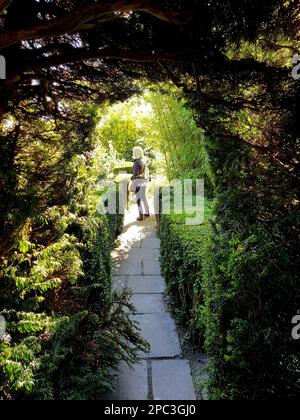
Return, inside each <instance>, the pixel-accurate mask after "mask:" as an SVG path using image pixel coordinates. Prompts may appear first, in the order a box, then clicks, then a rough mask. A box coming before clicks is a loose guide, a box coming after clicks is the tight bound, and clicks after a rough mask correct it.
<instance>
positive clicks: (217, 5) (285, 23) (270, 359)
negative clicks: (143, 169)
mask: <svg viewBox="0 0 300 420" xmlns="http://www.w3.org/2000/svg"><path fill="white" fill-rule="evenodd" d="M116 12H117V13H116ZM0 23H1V26H0V28H1V30H0V31H1V33H0V50H1V54H3V55H4V56H5V58H6V59H7V64H8V66H7V67H8V68H7V76H8V77H7V80H6V81H1V82H0V114H1V117H2V121H1V124H3V126H2V129H1V144H0V148H1V181H0V186H1V190H0V194H1V197H0V206H1V207H0V226H1V230H0V236H1V244H0V246H1V264H2V266H3V268H2V272H3V273H5V275H4V277H5V279H8V280H1V286H0V287H1V298H0V299H1V300H2V302H3V303H1V305H3V306H4V307H5V308H8V309H9V310H13V311H17V313H19V312H20V311H21V312H22V313H23V312H25V313H26V314H27V313H29V314H31V313H32V311H35V310H36V308H37V307H38V308H39V306H40V305H42V306H47V305H48V301H49V302H52V301H56V299H51V290H53V287H54V286H55V288H58V289H59V290H62V288H61V287H60V284H61V281H62V275H61V274H62V271H63V270H65V272H64V273H63V279H65V278H67V279H68V281H69V282H70V284H74V282H75V281H78V280H77V277H78V274H79V271H80V270H83V267H82V264H81V259H82V257H81V256H80V253H81V252H82V250H81V246H79V247H77V245H76V244H77V243H79V241H78V238H77V236H76V232H75V233H74V231H72V230H70V229H69V228H70V223H69V220H70V219H69V217H71V218H73V219H74V218H75V219H77V218H78V217H79V218H80V217H81V216H82V214H83V215H84V216H82V217H84V218H85V217H87V219H89V217H92V216H91V213H90V212H89V211H87V210H85V208H84V206H85V204H81V203H82V200H83V196H85V191H86V189H85V187H84V185H85V182H84V181H83V179H85V170H86V169H85V168H86V163H87V166H88V159H87V154H84V153H83V150H86V149H85V147H86V146H87V148H88V145H87V144H86V142H85V140H84V139H86V138H87V136H86V135H85V134H83V133H85V132H86V131H89V130H86V128H84V126H85V124H86V123H88V121H87V120H86V119H85V120H84V121H82V113H79V114H80V115H78V113H76V112H75V115H73V111H71V108H70V107H69V106H67V107H66V106H64V104H65V101H76V100H78V99H79V100H80V101H81V102H82V103H87V102H88V100H90V101H93V102H94V103H95V104H97V105H99V104H102V103H103V102H104V101H107V100H108V101H111V100H124V99H127V98H128V97H129V96H130V95H132V94H135V93H137V92H138V91H139V90H140V88H139V85H138V84H133V83H132V81H133V80H137V79H138V80H145V79H146V80H148V81H150V82H157V81H166V80H171V81H172V82H173V83H174V84H175V85H176V86H177V87H179V88H180V89H181V90H182V92H183V93H184V94H185V95H186V101H187V103H188V104H189V106H190V108H191V109H193V113H194V117H195V121H196V123H197V125H198V126H199V128H201V129H202V130H203V132H204V136H205V137H204V139H205V144H206V148H207V151H208V153H209V160H210V164H211V168H212V174H213V179H214V181H215V185H216V188H215V193H216V198H217V200H216V220H215V224H214V230H213V234H212V237H211V238H210V240H209V241H208V243H209V245H208V251H207V257H206V258H204V260H203V261H204V263H205V267H206V268H205V269H204V270H203V273H204V275H203V280H202V285H201V287H202V288H203V298H204V302H205V305H204V309H203V317H202V320H203V322H204V324H205V326H206V327H207V328H206V334H205V335H206V346H207V349H208V354H209V356H210V359H211V384H210V395H211V397H213V398H224V399H253V398H255V399H268V398H285V397H289V398H296V397H299V394H300V392H299V369H298V368H297V365H299V341H298V342H297V341H293V340H292V339H291V334H290V328H291V319H292V317H293V316H294V315H295V314H296V313H297V310H299V277H298V272H299V245H298V244H299V233H300V223H299V205H300V197H299V184H300V179H299V175H300V171H299V168H300V156H299V139H300V124H299V121H300V119H299V109H300V108H299V105H298V102H299V101H298V98H299V90H300V84H299V81H295V80H294V79H293V78H292V77H291V72H292V67H293V66H294V64H293V62H292V58H293V56H294V55H295V54H299V49H300V48H299V1H298V0H264V1H261V0H191V1H188V2H187V1H186V0H174V1H172V2H170V1H166V2H161V1H158V0H129V1H127V0H126V1H125V0H124V1H122V0H118V1H109V2H102V1H97V2H94V1H90V0H49V1H36V0H22V1H17V0H8V1H1V2H0ZM72 109H73V107H72ZM11 118H12V122H10V121H9V120H10V119H11ZM49 119H53V120H54V121H55V124H56V125H58V126H60V133H61V135H57V133H56V132H55V133H53V134H52V133H51V136H50V138H49V135H48V134H47V131H48V130H49V128H48V127H47V125H48V124H49ZM72 121H73V123H74V126H73V128H71V127H70V126H71V123H72ZM81 123H83V125H82V124H81ZM44 126H45V128H44ZM74 127H76V128H75V133H74ZM184 137H185V136H183V138H184ZM176 144H178V143H177V142H176ZM197 152H199V150H197ZM82 154H84V155H85V158H84V159H85V164H84V165H81V164H80V162H81V159H82ZM191 162H192V160H191ZM185 163H186V161H185ZM185 170H186V171H187V173H191V171H192V172H193V173H195V172H196V173H197V170H198V168H197V167H196V168H194V167H192V166H191V167H190V168H188V167H186V166H185ZM74 171H75V173H76V176H72V174H74ZM65 173H66V176H65V175H64V176H61V174H65ZM182 174H183V173H182ZM86 179H88V177H87V178H86ZM79 180H80V182H77V181H79ZM82 181H83V182H82ZM74 192H75V195H74V194H73V193H74ZM72 194H73V199H72V198H71V197H70V195H72ZM78 206H79V208H78ZM81 211H83V213H81ZM82 223H84V221H82ZM41 226H42V228H41ZM47 226H48V228H47ZM88 226H89V223H88ZM83 231H85V229H83ZM79 236H80V235H79ZM205 242H206V241H205ZM74 243H75V244H74ZM27 255H28V256H27ZM54 255H55V258H54ZM36 261H38V264H35V262H36ZM70 261H71V262H72V263H71V264H70V263H69V262H70ZM28 279H30V280H28ZM44 279H46V282H44V281H43V280H44ZM63 283H64V282H63ZM104 283H105V282H104ZM11 284H12V285H13V287H11ZM6 290H7V291H9V293H7V294H6ZM49 294H50V298H48V297H47V299H46V300H44V295H49ZM24 296H25V297H26V300H22V298H23V297H24ZM20 299H21V303H20V302H19V300H20ZM58 301H60V299H58ZM22 304H24V305H26V308H23V307H22ZM3 306H1V307H3ZM47 308H49V306H47ZM46 313H47V311H46ZM49 315H51V314H48V316H49ZM67 315H68V314H67ZM22 316H23V315H22ZM26 316H27V315H26ZM13 322H14V319H12V320H11V324H12V328H13V326H14V324H13ZM40 322H42V323H43V324H44V323H45V322H50V321H49V319H48V318H47V319H42V320H41V321H40ZM30 323H31V321H28V320H27V319H26V318H24V319H23V318H22V320H21V323H19V324H17V325H20V326H21V327H20V328H25V329H26V328H28V327H27V325H28V324H29V325H30ZM24 325H25V327H24ZM15 328H17V327H15ZM35 328H39V327H38V326H36V327H35ZM16 340H17V341H16V342H17V343H21V342H22V341H20V338H19V337H18V334H16ZM5 345H7V344H5ZM30 345H31V346H33V348H34V349H37V350H34V351H36V352H38V347H36V344H35V343H32V342H31V344H30ZM26 349H27V347H26ZM26 349H25V351H24V352H23V347H21V348H16V349H15V350H16V351H15V353H13V354H12V355H11V357H12V360H13V363H12V364H11V365H10V366H12V367H13V368H11V367H10V369H13V371H14V369H18V367H19V365H18V363H21V362H19V359H20V358H23V359H25V361H28V360H29V361H30V360H31V357H29V356H28V353H27V350H26ZM7 351H10V350H7ZM19 354H21V356H20V355H19ZM23 359H22V360H23ZM21 364H22V363H21ZM26 366H27V365H26ZM27 368H28V369H29V371H30V369H32V366H29V367H28V366H27ZM29 376H30V375H29ZM7 377H9V371H8V375H7ZM12 378H13V379H14V377H13V376H12ZM21 383H22V384H24V383H25V384H26V381H25V382H24V381H23V380H22V381H21ZM26 386H27V385H26ZM28 386H29V385H28ZM8 388H12V387H11V386H10V387H8ZM6 389H7V388H5V396H7V392H8V391H7V390H6ZM8 394H9V393H8ZM8 396H10V395H8Z"/></svg>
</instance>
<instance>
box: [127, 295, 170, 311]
mask: <svg viewBox="0 0 300 420" xmlns="http://www.w3.org/2000/svg"><path fill="white" fill-rule="evenodd" d="M130 301H131V303H132V304H133V306H134V307H135V309H136V311H137V314H159V313H162V312H166V309H167V308H166V304H165V302H164V300H163V295H158V294H155V295H152V294H143V295H137V294H134V295H132V297H131V299H130Z"/></svg>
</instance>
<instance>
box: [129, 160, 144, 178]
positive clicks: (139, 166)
mask: <svg viewBox="0 0 300 420" xmlns="http://www.w3.org/2000/svg"><path fill="white" fill-rule="evenodd" d="M145 170H146V165H145V164H144V162H143V161H142V159H135V161H134V165H133V177H132V179H146V178H145Z"/></svg>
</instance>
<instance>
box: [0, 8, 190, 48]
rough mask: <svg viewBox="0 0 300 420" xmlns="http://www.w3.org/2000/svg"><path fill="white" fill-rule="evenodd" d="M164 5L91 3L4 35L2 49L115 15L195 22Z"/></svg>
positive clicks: (78, 27)
mask: <svg viewBox="0 0 300 420" xmlns="http://www.w3.org/2000/svg"><path fill="white" fill-rule="evenodd" d="M0 1H2V3H4V2H5V0H0ZM6 1H8V0H6ZM160 3H161V2H160V1H155V0H131V1H126V0H115V1H111V2H109V3H106V4H105V2H103V1H99V2H97V3H94V2H93V3H90V2H89V3H87V4H86V5H82V6H81V7H79V8H77V9H75V10H73V11H71V12H69V13H66V14H64V15H63V16H61V17H59V18H55V19H51V20H49V21H48V22H45V23H42V24H40V25H36V26H34V27H31V28H28V29H20V30H18V31H12V32H6V33H2V34H1V35H0V49H3V48H6V47H8V46H10V45H13V44H16V43H18V42H20V41H26V40H29V39H30V40H34V39H39V38H44V39H45V38H50V37H55V36H59V35H64V34H67V33H74V32H77V31H79V30H81V29H83V28H84V27H86V25H87V24H88V23H89V22H92V21H95V20H97V19H99V18H102V19H104V18H105V16H107V18H108V19H110V18H111V15H113V14H114V13H117V12H122V13H128V12H145V13H148V14H151V15H152V16H155V17H156V18H158V19H160V20H162V21H165V22H168V23H171V24H175V25H179V24H184V23H188V22H189V21H190V20H191V18H190V17H188V16H187V15H186V14H185V13H183V12H179V11H175V10H173V11H167V10H166V9H165V8H164V7H162V6H161V4H160ZM0 4H1V3H0ZM0 10H1V9H0Z"/></svg>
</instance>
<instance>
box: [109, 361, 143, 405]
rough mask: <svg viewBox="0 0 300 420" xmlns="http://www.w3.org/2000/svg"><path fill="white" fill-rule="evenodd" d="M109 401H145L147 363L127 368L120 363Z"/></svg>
mask: <svg viewBox="0 0 300 420" xmlns="http://www.w3.org/2000/svg"><path fill="white" fill-rule="evenodd" d="M111 399H114V400H138V401H140V400H141V401H142V400H147V399H148V368H147V361H145V360H144V361H142V362H141V364H139V365H135V366H134V367H133V368H129V367H128V365H127V364H125V363H122V364H121V366H120V368H119V371H118V374H117V378H116V389H115V392H114V394H113V397H112V398H111Z"/></svg>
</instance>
